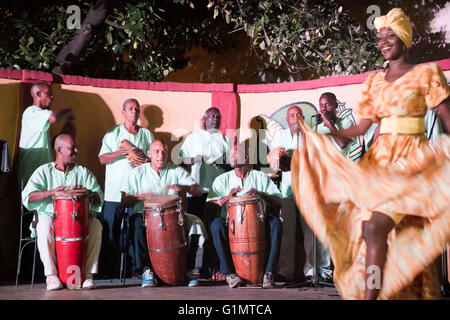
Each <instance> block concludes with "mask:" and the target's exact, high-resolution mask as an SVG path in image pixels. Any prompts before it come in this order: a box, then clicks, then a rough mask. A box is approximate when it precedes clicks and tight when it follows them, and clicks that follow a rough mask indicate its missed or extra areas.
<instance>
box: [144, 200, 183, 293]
mask: <svg viewBox="0 0 450 320" xmlns="http://www.w3.org/2000/svg"><path fill="white" fill-rule="evenodd" d="M144 216H145V226H146V230H147V246H148V252H149V255H150V260H151V262H152V265H153V269H154V271H155V273H156V275H157V276H158V278H159V279H161V280H162V281H163V282H164V283H166V284H169V285H176V284H179V283H180V282H181V281H182V280H183V278H184V273H185V269H186V261H187V253H188V250H187V241H186V235H185V233H184V226H183V224H184V220H183V219H184V215H183V210H182V206H181V198H180V197H178V196H159V197H152V198H148V199H146V200H145V201H144Z"/></svg>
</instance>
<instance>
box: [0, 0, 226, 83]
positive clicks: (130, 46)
mask: <svg viewBox="0 0 450 320" xmlns="http://www.w3.org/2000/svg"><path fill="white" fill-rule="evenodd" d="M16 2H17V1H16ZM114 4H115V6H114V7H113V8H112V9H111V10H110V12H109V15H108V17H107V21H108V22H110V23H109V24H103V25H101V26H100V27H98V30H96V32H95V36H94V38H93V40H92V41H91V43H89V45H88V46H87V47H86V48H85V50H84V51H83V52H82V54H81V56H80V58H79V60H78V61H76V67H75V68H74V69H75V70H74V73H75V74H77V75H83V76H92V77H102V78H116V79H130V80H132V79H134V80H147V81H161V80H162V79H164V77H166V76H167V75H168V74H169V73H170V72H172V71H173V70H174V69H175V68H177V67H179V66H182V65H183V64H185V63H186V62H185V60H184V58H183V54H184V53H185V52H186V50H187V49H189V48H190V47H191V46H193V45H202V46H204V47H205V48H207V49H208V50H215V49H218V48H220V46H221V44H222V42H221V41H220V39H219V32H218V30H217V29H216V28H214V27H213V26H212V25H211V22H212V19H208V18H207V16H208V12H207V8H206V3H205V5H203V6H202V7H203V9H201V8H200V9H198V8H195V7H194V5H193V4H192V3H191V1H187V0H172V1H136V0H135V1H115V2H114ZM70 5H78V6H79V7H80V8H81V11H82V13H81V22H82V21H83V20H84V18H85V17H86V16H87V14H88V13H89V10H90V4H89V3H86V2H85V1H83V0H69V1H60V4H59V5H55V4H47V2H46V1H36V2H33V4H30V3H28V2H27V3H26V4H24V3H19V4H16V3H14V2H12V1H11V3H10V4H9V5H8V4H1V5H0V18H2V22H1V23H0V31H2V33H3V34H4V35H5V36H3V37H2V38H1V39H0V67H1V68H15V69H19V70H20V69H33V70H41V71H47V72H49V71H51V70H52V68H53V67H54V65H55V59H56V56H57V55H58V53H59V52H60V50H61V49H62V48H63V47H64V45H65V44H66V43H67V42H68V41H69V40H70V38H71V37H72V36H73V35H74V33H75V31H76V30H70V29H68V28H67V26H66V21H67V19H68V18H69V16H70V14H68V13H66V9H67V7H68V6H70Z"/></svg>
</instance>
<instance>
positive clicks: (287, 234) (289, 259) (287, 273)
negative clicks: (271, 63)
mask: <svg viewBox="0 0 450 320" xmlns="http://www.w3.org/2000/svg"><path fill="white" fill-rule="evenodd" d="M300 118H303V112H302V109H300V107H298V106H295V105H294V106H291V107H290V108H289V109H288V110H287V114H286V121H287V124H288V128H286V129H283V130H282V131H281V132H280V134H279V135H278V138H277V140H276V142H275V143H274V144H273V145H272V149H274V148H277V147H282V148H284V150H286V151H287V153H286V154H288V155H289V156H285V157H283V158H281V159H280V161H281V162H283V163H280V169H281V170H282V173H281V182H280V191H281V194H282V196H283V199H282V204H283V206H282V208H281V217H282V219H283V237H282V240H281V248H280V258H279V260H278V268H277V273H278V274H279V275H281V276H282V277H284V278H285V279H286V280H288V281H293V280H296V279H297V278H298V277H299V275H300V274H299V271H298V270H297V269H296V267H297V264H298V263H297V261H298V255H297V252H298V250H297V247H298V244H301V243H302V237H301V230H302V225H301V224H300V220H301V217H300V212H299V210H298V208H297V205H296V203H295V201H294V196H293V194H292V185H291V171H290V168H289V166H290V160H291V156H292V152H293V151H294V150H296V149H297V148H298V144H299V143H301V141H300V135H301V133H300V130H299V127H298V120H299V119H300ZM284 162H285V163H284ZM305 245H307V244H306V243H305ZM305 251H306V248H305Z"/></svg>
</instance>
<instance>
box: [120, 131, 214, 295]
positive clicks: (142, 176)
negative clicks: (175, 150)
mask: <svg viewBox="0 0 450 320" xmlns="http://www.w3.org/2000/svg"><path fill="white" fill-rule="evenodd" d="M148 156H149V157H150V158H151V162H150V163H145V164H142V165H140V166H139V167H136V168H134V169H133V170H132V171H131V172H130V174H129V176H128V179H127V180H126V181H124V183H123V184H122V187H121V192H122V201H121V205H122V206H126V207H129V206H134V212H135V213H142V212H143V209H144V200H145V199H146V198H148V197H152V196H158V195H178V193H179V192H189V193H190V194H192V195H194V196H199V195H202V192H203V191H202V188H201V186H200V185H198V184H196V183H195V180H194V179H193V178H192V177H191V175H190V174H189V173H188V172H187V171H186V170H184V169H183V168H182V167H178V166H175V165H174V164H172V163H168V162H167V156H168V149H167V144H166V143H165V142H164V141H162V140H159V139H156V140H154V141H153V142H152V144H151V145H150V150H149V151H148ZM184 225H185V229H187V230H186V231H188V234H189V235H193V234H196V235H198V236H199V239H201V240H200V243H199V246H201V245H202V244H203V242H204V241H205V240H206V238H207V233H206V229H205V227H204V225H203V222H202V221H201V220H200V218H198V217H196V216H194V215H192V214H187V213H186V214H185V224H184ZM134 228H135V229H138V228H144V227H143V219H142V214H140V215H139V218H138V219H136V220H135V226H134ZM144 234H145V232H144ZM137 249H138V250H140V253H139V254H140V255H141V256H145V265H147V266H148V267H145V268H144V270H145V271H144V273H143V275H142V287H154V286H156V285H157V281H156V278H155V274H154V271H153V267H152V265H151V262H150V258H149V254H148V249H147V245H146V243H142V244H141V245H139V246H138V248H137ZM189 251H192V250H189ZM194 260H195V258H194ZM194 260H193V259H192V255H191V254H190V255H189V257H188V261H187V264H188V270H190V267H192V269H193V264H194V263H195V261H194ZM186 278H188V280H189V281H188V285H189V286H190V287H193V286H197V285H198V280H197V279H195V278H194V277H193V275H192V272H188V273H187V274H186Z"/></svg>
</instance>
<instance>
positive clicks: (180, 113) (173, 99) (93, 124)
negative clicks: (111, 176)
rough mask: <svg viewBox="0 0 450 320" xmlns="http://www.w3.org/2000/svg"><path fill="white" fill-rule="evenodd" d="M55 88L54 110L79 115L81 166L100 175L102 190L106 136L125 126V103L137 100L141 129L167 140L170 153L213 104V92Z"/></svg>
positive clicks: (54, 131)
mask: <svg viewBox="0 0 450 320" xmlns="http://www.w3.org/2000/svg"><path fill="white" fill-rule="evenodd" d="M52 88H53V95H54V101H53V106H52V109H54V110H58V109H63V108H72V109H73V111H74V113H75V126H76V132H77V139H78V144H79V146H80V154H79V158H78V162H79V163H80V164H81V165H84V166H86V167H88V168H89V169H90V170H91V171H92V172H93V173H94V174H95V175H96V177H97V179H98V181H99V183H100V184H101V186H102V187H103V181H104V171H105V170H104V166H102V165H101V164H100V163H99V161H98V153H99V151H100V147H101V143H102V139H103V136H104V135H105V133H106V132H107V131H108V130H109V129H111V128H112V127H113V126H115V125H116V124H119V123H122V122H123V116H122V113H121V110H122V104H123V101H124V100H126V99H128V98H135V99H137V100H138V101H139V103H140V104H141V116H140V120H139V123H140V125H142V126H143V127H145V128H147V129H149V130H150V131H152V132H153V134H154V135H155V136H156V137H157V138H161V139H164V140H165V141H166V142H167V143H168V144H169V147H170V149H173V147H174V146H175V145H176V144H177V143H179V142H181V141H182V137H183V136H185V135H187V134H188V133H189V132H192V131H193V130H195V129H198V128H199V127H200V119H201V117H202V115H203V112H204V111H205V109H206V108H208V107H209V106H210V104H211V93H209V92H206V93H205V92H171V91H149V90H136V89H115V88H98V87H91V86H80V85H61V84H53V87H52ZM62 125H63V124H62V123H61V124H58V125H55V126H52V128H51V131H50V132H51V134H52V136H54V135H56V134H57V133H58V132H59V131H60V130H61V128H62ZM172 134H173V135H174V137H173V138H172ZM172 140H175V141H172Z"/></svg>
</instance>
